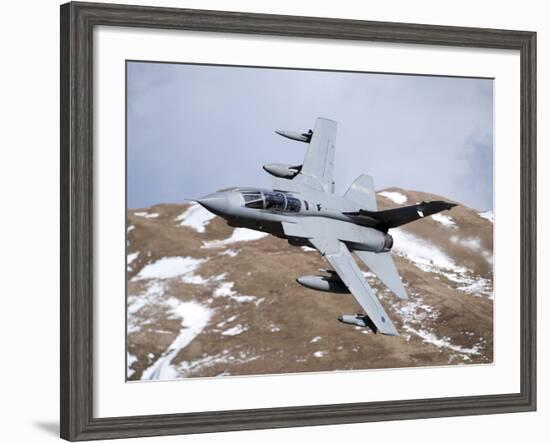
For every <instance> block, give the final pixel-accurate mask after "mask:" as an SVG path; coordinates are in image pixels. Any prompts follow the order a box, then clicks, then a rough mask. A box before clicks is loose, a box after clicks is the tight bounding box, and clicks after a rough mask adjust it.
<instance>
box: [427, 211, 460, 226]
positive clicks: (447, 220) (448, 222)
mask: <svg viewBox="0 0 550 443" xmlns="http://www.w3.org/2000/svg"><path fill="white" fill-rule="evenodd" d="M432 219H434V220H435V221H436V222H438V223H441V224H442V225H444V226H451V227H456V223H455V221H454V220H453V219H452V218H451V217H450V216H449V215H443V214H441V213H438V214H434V215H432Z"/></svg>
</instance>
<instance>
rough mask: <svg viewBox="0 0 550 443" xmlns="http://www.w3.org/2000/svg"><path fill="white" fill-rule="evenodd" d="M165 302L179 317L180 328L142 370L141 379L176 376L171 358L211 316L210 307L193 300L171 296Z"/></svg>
mask: <svg viewBox="0 0 550 443" xmlns="http://www.w3.org/2000/svg"><path fill="white" fill-rule="evenodd" d="M167 303H168V304H169V305H171V314H172V316H173V317H179V318H181V327H182V329H181V331H180V333H179V335H178V336H177V337H176V339H175V340H174V341H173V342H172V344H171V345H170V346H169V347H168V349H167V350H166V351H165V352H164V353H163V354H162V355H161V356H160V357H159V358H158V359H157V361H155V363H153V365H151V366H149V367H148V368H147V369H146V370H145V371H144V372H143V375H142V376H141V379H142V380H166V379H173V378H177V377H178V376H179V373H178V371H177V370H176V368H174V367H173V366H172V364H171V363H172V360H173V359H174V358H176V356H177V355H178V354H179V352H180V351H181V350H182V349H183V348H185V347H186V346H188V345H189V343H191V342H192V341H193V340H194V339H195V337H197V336H198V335H199V334H200V333H201V332H202V331H203V329H204V328H205V327H206V325H207V324H208V322H209V321H210V318H211V317H212V313H213V312H212V310H211V309H209V308H207V307H206V306H203V305H201V304H199V303H197V302H195V301H186V302H183V301H181V300H178V299H175V298H172V299H170V300H169V301H168V302H167Z"/></svg>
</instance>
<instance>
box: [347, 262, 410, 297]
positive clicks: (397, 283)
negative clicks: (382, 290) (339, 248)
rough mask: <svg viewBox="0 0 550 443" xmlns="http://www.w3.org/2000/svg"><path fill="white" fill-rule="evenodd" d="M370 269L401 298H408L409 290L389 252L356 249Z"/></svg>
mask: <svg viewBox="0 0 550 443" xmlns="http://www.w3.org/2000/svg"><path fill="white" fill-rule="evenodd" d="M354 252H355V254H356V255H357V256H358V257H359V258H360V259H361V261H362V262H363V263H365V264H366V265H367V267H368V268H369V270H370V271H371V272H372V273H373V274H375V275H376V276H377V277H378V278H379V279H380V280H381V281H382V283H384V284H385V285H386V286H387V287H388V289H389V290H390V291H392V292H393V293H394V294H395V295H397V296H398V297H399V298H402V299H407V298H408V297H407V291H405V287H404V286H403V283H402V282H401V277H399V273H398V272H397V268H396V267H395V263H394V262H393V259H392V257H391V255H390V253H389V252H378V253H377V252H370V251H354Z"/></svg>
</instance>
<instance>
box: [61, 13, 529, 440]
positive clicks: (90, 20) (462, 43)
mask: <svg viewBox="0 0 550 443" xmlns="http://www.w3.org/2000/svg"><path fill="white" fill-rule="evenodd" d="M100 25H104V26H122V27H137V28H161V29H174V30H193V31H215V32H231V33H245V34H263V35H272V36H292V37H300V38H313V37H314V38H323V39H346V40H364V41H379V42H392V43H413V44H427V45H445V46H459V47H470V48H498V49H512V50H516V51H519V53H520V63H521V85H520V88H521V109H520V113H521V152H520V155H521V165H520V167H521V179H520V180H521V269H519V270H518V272H520V274H521V293H520V295H519V296H520V305H521V312H520V316H521V324H520V325H519V333H520V334H521V339H520V340H521V353H520V355H521V362H520V365H521V389H520V392H519V393H518V394H499V395H484V396H465V397H453V398H430V399H419V400H403V401H385V402H370V403H352V404H334V405H326V404H324V405H316V406H301V407H283V408H272V409H253V410H234V411H209V412H197V413H184V414H169V415H150V416H128V417H109V418H95V417H94V416H93V413H92V411H93V408H92V406H93V382H94V374H93V364H92V362H93V309H92V307H93V274H94V269H93V248H92V244H93V230H92V224H93V211H94V208H93V195H92V193H93V171H92V164H93V162H92V160H93V155H94V152H93V144H92V129H93V125H92V119H93V102H92V97H93V91H92V84H93V82H92V75H93V74H92V55H93V38H92V36H93V29H94V27H96V26H100ZM60 117H61V126H60V131H61V214H60V216H61V275H60V278H61V353H60V354H61V437H62V438H64V439H67V440H71V441H75V440H91V439H105V438H123V437H144V436H153V435H171V434H188V433H202V432H219V431H236V430H245V429H262V428H281V427H291V426H311V425H325V424H341V423H357V422H370V421H381V420H402V419H418V418H428V417H447V416H459V415H477V414H494V413H509V412H520V411H533V410H535V409H536V34H535V33H533V32H525V31H508V30H495V29H477V28H459V27H447V26H433V25H429V26H428V25H418V24H403V23H382V22H369V21H357V20H341V19H329V18H313V17H296V16H279V15H264V14H249V13H236V12H219V11H203V10H189V9H172V8H155V7H142V6H122V5H114V4H98V3H68V4H65V5H62V6H61V116H60ZM511 327H517V326H511Z"/></svg>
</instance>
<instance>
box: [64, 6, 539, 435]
mask: <svg viewBox="0 0 550 443" xmlns="http://www.w3.org/2000/svg"><path fill="white" fill-rule="evenodd" d="M535 42H536V34H535V33H532V32H524V31H508V30H494V29H474V28H456V27H445V26H427V25H417V24H403V23H381V22H366V21H355V20H340V19H327V18H313V17H291V16H276V15H263V14H249V13H234V12H219V11H201V10H188V9H170V8H155V7H141V6H140V7H137V6H121V5H112V4H89V3H68V4H65V5H63V6H62V7H61V320H62V324H61V436H62V437H63V438H65V439H67V440H88V439H99V438H121V437H138V436H152V435H168V434H184V433H199V432H216V431H227V430H245V429H260V428H277V427H289V426H306V425H322V424H337V423H354V422H368V421H380V420H395V419H414V418H427V417H443V416H453V415H467V414H490V413H504V412H516V411H532V410H534V409H535V408H536V354H535V349H536V290H535V277H536V238H535V235H536V203H535V202H536V188H535V184H536V176H535V170H536V151H535V148H536V143H535V142H536V141H535V133H536V131H535V125H536V119H535V115H536V113H535V98H536V87H535V77H536V75H535V74H536V72H535V69H536V57H535V53H536V48H535ZM449 380H452V383H450V382H449Z"/></svg>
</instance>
